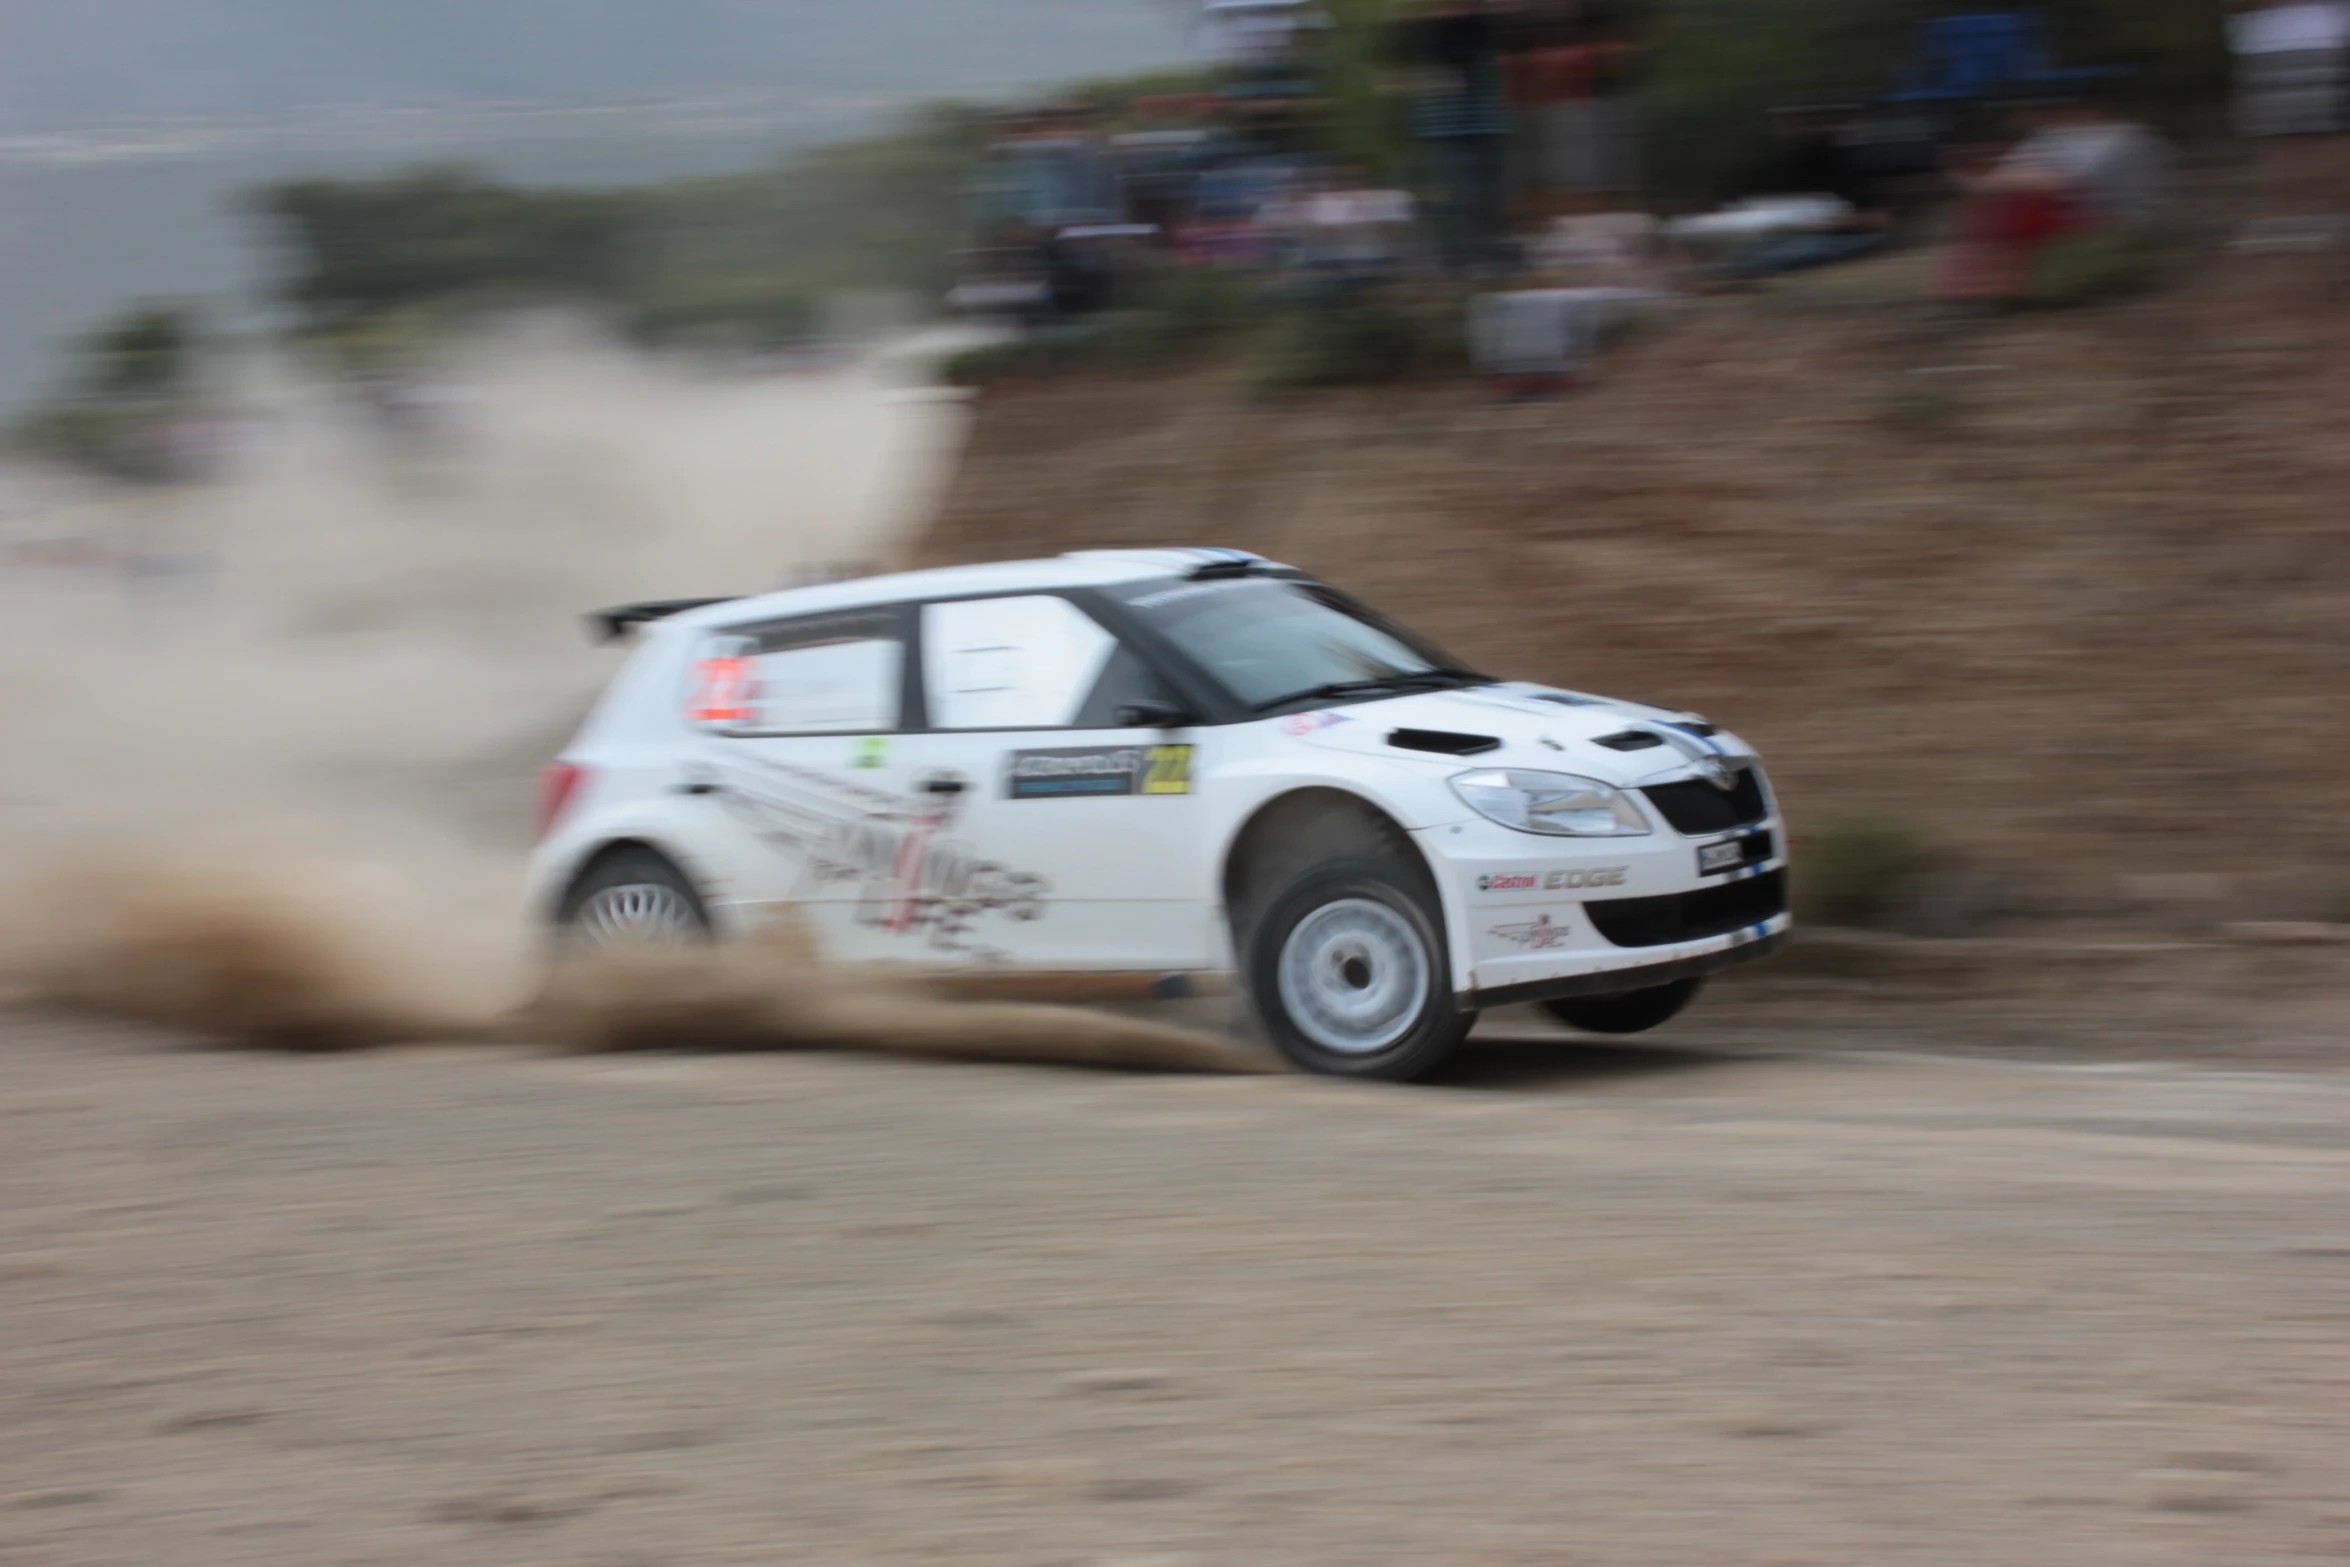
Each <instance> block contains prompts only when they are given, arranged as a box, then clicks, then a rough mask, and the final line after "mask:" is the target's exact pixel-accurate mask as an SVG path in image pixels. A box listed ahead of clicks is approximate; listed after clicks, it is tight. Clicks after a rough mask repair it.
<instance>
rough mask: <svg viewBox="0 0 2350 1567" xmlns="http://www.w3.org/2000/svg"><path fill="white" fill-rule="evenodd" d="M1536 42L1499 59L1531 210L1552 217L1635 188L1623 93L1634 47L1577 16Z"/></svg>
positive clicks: (1550, 29)
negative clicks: (1516, 125)
mask: <svg viewBox="0 0 2350 1567" xmlns="http://www.w3.org/2000/svg"><path fill="white" fill-rule="evenodd" d="M1538 25H1540V23H1539V21H1538ZM1536 38H1537V41H1536V42H1535V43H1534V44H1533V45H1532V47H1529V48H1525V49H1521V50H1519V51H1518V52H1516V53H1513V54H1510V55H1507V56H1505V57H1504V58H1503V61H1502V82H1503V87H1504V89H1505V91H1506V92H1507V94H1508V98H1509V103H1510V107H1511V109H1512V110H1513V111H1514V112H1515V113H1516V114H1517V116H1518V119H1519V122H1520V124H1521V127H1522V132H1521V140H1522V143H1523V145H1524V147H1525V157H1524V164H1525V177H1524V180H1523V184H1524V186H1525V188H1526V193H1527V195H1528V197H1529V205H1530V206H1531V207H1532V208H1533V209H1534V211H1535V212H1536V213H1537V214H1538V215H1542V216H1557V215H1561V214H1564V213H1568V212H1571V211H1574V210H1578V209H1588V208H1589V207H1591V206H1593V205H1595V204H1596V201H1597V198H1599V197H1601V196H1604V195H1608V194H1612V193H1615V192H1620V191H1626V190H1630V189H1631V188H1632V187H1633V185H1634V184H1635V183H1636V179H1635V175H1634V169H1633V166H1634V164H1635V162H1636V159H1635V158H1634V157H1633V155H1632V137H1631V134H1630V126H1629V117H1628V115H1627V113H1626V108H1627V105H1626V102H1625V99H1624V97H1623V95H1622V93H1621V91H1620V89H1621V87H1622V84H1623V79H1624V76H1625V72H1626V68H1627V63H1628V61H1629V60H1630V57H1631V48H1630V46H1629V45H1628V44H1626V43H1625V42H1624V41H1623V40H1622V39H1620V38H1616V37H1612V36H1609V35H1608V34H1607V33H1606V32H1605V31H1604V30H1603V29H1602V28H1600V27H1599V26H1598V25H1596V24H1595V23H1594V22H1593V21H1592V20H1590V19H1589V18H1588V17H1585V16H1582V15H1580V14H1578V15H1577V16H1576V17H1575V19H1574V20H1572V21H1566V20H1557V21H1551V22H1549V23H1548V25H1547V26H1546V27H1543V28H1542V30H1541V31H1539V32H1538V33H1537V34H1536Z"/></svg>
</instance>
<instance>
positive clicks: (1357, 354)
mask: <svg viewBox="0 0 2350 1567" xmlns="http://www.w3.org/2000/svg"><path fill="white" fill-rule="evenodd" d="M1462 356H1463V348H1462V337H1461V329H1460V327H1459V326H1458V324H1457V322H1455V321H1452V320H1451V319H1449V318H1448V319H1446V320H1444V321H1441V322H1440V321H1438V320H1437V319H1436V318H1434V317H1429V316H1423V315H1420V314H1417V313H1415V312H1413V311H1412V310H1410V309H1408V308H1406V307H1405V306H1403V305H1402V304H1399V303H1397V302H1396V301H1394V300H1393V299H1390V298H1388V297H1386V296H1384V295H1380V294H1376V293H1371V292H1367V291H1359V292H1349V293H1343V294H1339V295H1336V296H1333V297H1330V298H1326V299H1321V300H1304V301H1299V302H1297V303H1296V304H1294V305H1293V306H1292V307H1291V308H1289V309H1288V310H1286V311H1284V312H1283V313H1282V314H1281V316H1280V317H1279V318H1278V320H1277V321H1276V322H1275V323H1274V325H1273V327H1272V329H1271V330H1270V331H1269V332H1268V334H1267V335H1266V339H1265V342H1264V345H1263V347H1262V348H1261V349H1260V350H1259V354H1258V359H1257V364H1256V368H1255V371H1254V373H1253V375H1252V377H1251V380H1252V381H1253V383H1254V384H1255V386H1256V388H1257V390H1258V391H1260V392H1269V393H1281V392H1295V391H1303V390H1306V389H1307V388H1310V387H1317V386H1352V385H1361V384H1364V383H1367V382H1377V381H1396V380H1401V379H1403V378H1405V377H1407V376H1412V375H1419V374H1423V373H1425V372H1427V371H1430V370H1433V369H1437V368H1440V367H1445V366H1448V365H1450V364H1457V363H1458V362H1460V360H1461V358H1462Z"/></svg>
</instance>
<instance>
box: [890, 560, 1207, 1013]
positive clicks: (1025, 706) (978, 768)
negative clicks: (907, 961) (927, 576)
mask: <svg viewBox="0 0 2350 1567" xmlns="http://www.w3.org/2000/svg"><path fill="white" fill-rule="evenodd" d="M919 645H920V648H921V663H922V670H921V675H922V698H923V704H924V708H925V714H926V719H927V729H926V732H925V733H923V734H921V735H919V736H915V737H910V738H909V739H908V740H907V741H906V742H905V745H906V757H905V761H906V764H907V765H909V766H910V767H912V768H913V769H914V776H913V778H912V779H911V783H912V786H913V787H914V788H915V789H916V790H918V791H923V792H925V793H926V794H928V797H930V798H933V799H935V800H937V801H938V802H939V806H938V809H937V811H936V812H935V815H936V818H937V823H938V825H937V827H936V830H935V836H934V839H933V841H932V842H931V844H930V846H929V849H928V853H929V854H930V855H931V856H933V857H935V858H936V859H937V860H938V862H939V863H938V865H937V867H936V869H935V871H934V872H933V874H932V875H931V877H930V879H929V883H928V887H929V889H930V890H931V891H933V892H935V893H936V894H938V895H939V897H938V901H937V902H936V904H935V905H934V908H935V911H936V925H935V929H934V935H933V940H934V943H936V944H938V945H939V946H940V947H941V949H942V950H946V951H950V952H952V953H953V954H954V955H956V956H958V957H962V958H965V959H970V960H974V961H984V962H993V963H1003V964H1008V965H1011V966H1014V967H1019V968H1035V969H1091V970H1107V971H1121V970H1134V971H1141V970H1154V971H1156V970H1175V969H1188V968H1197V967H1200V966H1203V965H1204V964H1206V963H1207V961H1208V960H1209V953H1210V949H1211V944H1212V939H1213V937H1212V931H1213V928H1214V896H1213V889H1214V885H1215V877H1216V872H1215V869H1214V867H1212V866H1211V865H1210V864H1208V860H1209V859H1210V858H1211V856H1210V854H1209V851H1208V850H1207V848H1206V847H1205V846H1204V845H1203V843H1202V842H1201V836H1202V834H1201V824H1202V817H1201V802H1200V797H1199V795H1198V793H1197V785H1198V780H1199V778H1200V777H1201V775H1202V771H1201V770H1202V762H1203V757H1202V754H1201V752H1202V747H1203V744H1205V743H1207V738H1206V737H1208V736H1212V735H1213V733H1214V731H1213V730H1203V729H1191V728H1185V729H1157V728H1147V727H1140V726H1130V725H1121V724H1120V723H1119V722H1118V714H1119V712H1120V710H1121V709H1124V708H1129V707H1131V706H1134V705H1135V704H1140V703H1157V704H1160V705H1162V706H1166V707H1170V708H1171V707H1173V706H1174V699H1173V697H1172V696H1171V695H1170V694H1169V692H1168V691H1167V690H1166V688H1165V687H1164V685H1163V684H1162V683H1161V681H1160V679H1159V677H1158V676H1157V675H1156V674H1155V673H1154V672H1153V671H1152V669H1151V668H1150V666H1149V665H1148V663H1147V662H1146V661H1145V660H1144V659H1143V658H1142V656H1141V655H1139V654H1138V653H1137V652H1136V651H1135V650H1134V649H1133V648H1131V647H1129V646H1128V645H1126V644H1125V643H1123V642H1121V641H1120V640H1119V639H1118V638H1117V637H1116V636H1115V635H1114V634H1113V633H1112V632H1111V631H1110V630H1109V629H1108V628H1107V627H1105V626H1104V625H1103V624H1102V623H1101V621H1099V620H1097V619H1096V618H1095V617H1094V616H1093V615H1091V614H1089V613H1088V612H1087V611H1086V610H1085V609H1084V608H1082V607H1080V606H1079V605H1078V604H1077V603H1076V602H1073V601H1072V600H1070V599H1068V598H1064V597H1061V596H1058V595H1055V594H1018V595H1010V596H1005V597H998V598H974V599H961V600H952V601H947V602H940V603H932V604H926V605H923V606H922V607H921V610H920V634H919ZM931 791H939V792H937V793H930V792H931Z"/></svg>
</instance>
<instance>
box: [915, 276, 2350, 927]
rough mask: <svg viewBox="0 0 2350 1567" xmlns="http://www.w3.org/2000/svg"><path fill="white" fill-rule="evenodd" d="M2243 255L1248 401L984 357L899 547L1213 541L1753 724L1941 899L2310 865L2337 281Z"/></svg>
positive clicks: (2297, 879) (2340, 630) (2140, 918)
mask: <svg viewBox="0 0 2350 1567" xmlns="http://www.w3.org/2000/svg"><path fill="white" fill-rule="evenodd" d="M2281 265H2284V264H2283V263H2277V262H2265V263H2264V262H2257V261H2249V260H2247V261H2241V262H2217V263H2213V264H2212V265H2211V267H2210V269H2209V270H2207V271H2206V272H2205V273H2204V274H2203V275H2202V276H2201V277H2199V278H2197V279H2195V280H2193V281H2192V282H2190V283H2188V284H2186V285H2183V286H2174V287H2172V288H2171V289H2168V290H2166V291H2163V292H2159V293H2155V294H2150V295H2148V296H2145V297H2143V298H2141V299H2138V300H2134V301H2131V302H2128V303H2124V304H2116V305H2112V306H2108V307H2105V308H2101V309H2098V310H2094V311H2087V312H2079V313H2075V314H2071V315H2064V316H2056V315H2049V316H2036V317H2026V318H2017V319H2013V320H2008V321H2001V322H1994V323H1989V324H1984V325H1978V326H1973V327H1968V328H1965V329H1963V330H1956V331H1947V330H1929V329H1926V328H1923V327H1921V326H1920V324H1919V323H1918V321H1917V320H1916V318H1915V316H1914V314H1913V313H1911V312H1906V311H1901V310H1882V309H1873V308H1865V307H1844V308H1835V309H1828V308H1802V309H1797V308H1792V307H1791V305H1790V302H1789V301H1788V300H1787V299H1786V298H1785V297H1783V296H1765V297H1762V298H1732V299H1721V300H1710V301H1701V302H1694V303H1692V304H1690V305H1688V306H1686V307H1685V308H1684V309H1683V310H1682V311H1681V312H1680V313H1679V314H1678V315H1677V316H1676V317H1675V319H1673V320H1672V321H1671V322H1670V323H1669V324H1667V325H1665V326H1663V327H1662V328H1661V329H1659V330H1656V331H1654V332H1652V333H1650V334H1648V335H1647V336H1646V337H1645V338H1644V339H1643V340H1641V341H1639V342H1637V343H1634V344H1631V345H1628V346H1627V347H1626V348H1625V349H1624V350H1622V351H1621V352H1620V353H1618V354H1617V355H1616V356H1615V357H1614V359H1613V360H1612V361H1611V363H1610V364H1609V366H1608V369H1607V373H1606V375H1605V377H1604V379H1603V380H1602V382H1601V383H1600V384H1598V385H1597V386H1595V387H1594V388H1592V389H1590V390H1588V391H1586V392H1584V393H1583V394H1581V395H1578V396H1576V397H1573V398H1571V399H1567V400H1564V401H1558V402H1542V403H1533V404H1526V405H1517V406H1510V405H1501V404H1497V403H1495V402H1493V401H1491V400H1490V399H1488V398H1486V397H1485V396H1483V395H1482V394H1481V393H1480V392H1479V391H1478V390H1477V389H1476V388H1474V387H1471V386H1467V385H1462V384H1432V385H1428V386H1421V387H1412V388H1404V389H1384V390H1377V391H1370V390H1365V391H1359V392H1348V393H1340V394H1332V395H1324V396H1318V397H1313V398H1309V399H1303V400H1299V401H1295V402H1290V403H1285V404H1280V405H1267V404H1265V403H1262V402H1259V401H1254V400H1252V399H1251V398H1250V397H1249V396H1248V395H1247V393H1246V392H1245V391H1244V390H1243V389H1242V388H1241V387H1240V386H1239V385H1238V384H1237V380H1236V378H1235V377H1234V376H1233V375H1232V373H1231V372H1230V371H1229V370H1228V369H1225V368H1221V367H1205V368H1200V369H1197V370H1193V371H1189V372H1185V373H1182V374H1178V375H1172V376H1166V377H1161V378H1156V379H1150V380H1142V381H1114V380H1109V379H1104V378H1097V377H1067V378H1061V379H1054V380H1045V381H1038V382H1027V383H1017V384H1010V385H1005V386H1001V387H996V388H991V389H989V390H988V391H987V392H985V393H984V394H983V395H982V397H981V399H980V401H979V405H978V406H979V415H978V420H977V426H976V430H975V435H974V439H973V442H972V445H971V448H970V451H969V453H968V455H967V458H966V461H965V463H964V466H963V469H962V471H961V474H960V477H959V479H958V481H957V483H956V484H955V486H954V487H953V490H952V493H951V496H950V499H949V501H948V504H947V506H946V509H945V511H944V514H943V516H942V517H941V519H940V520H939V522H938V523H937V524H936V526H935V527H934V529H933V531H932V532H931V534H930V536H929V538H928V539H927V541H926V543H925V545H924V555H925V557H926V558H927V559H928V560H929V561H931V562H934V563H935V562H943V561H961V560H975V559H991V558H1007V557H1018V556H1026V555H1036V554H1046V553H1052V552H1056V551H1059V550H1063V549H1070V548H1077V547H1087V546H1094V547H1098V546H1104V545H1124V544H1135V545H1139V544H1173V543H1215V544H1221V545H1230V546H1237V547H1241V548H1246V549H1253V550H1258V551H1261V552H1263V553H1265V554H1268V555H1271V556H1274V557H1276V558H1279V559H1282V560H1286V561H1290V562H1293V563H1295V564H1297V565H1300V566H1303V567H1305V568H1307V569H1309V570H1312V571H1315V572H1317V573H1320V574H1322V575H1324V576H1326V577H1328V578H1329V579H1331V580H1333V581H1335V582H1338V583H1341V584H1343V585H1345V586H1346V587H1348V588H1350V589H1353V590H1355V591H1357V592H1359V593H1361V594H1363V595H1364V596H1366V597H1367V598H1369V599H1371V600H1373V601H1374V602H1377V603H1379V604H1381V605H1382V606H1384V607H1387V608H1389V609H1390V610H1392V611H1393V612H1395V613H1396V614H1398V615H1399V616H1401V617H1403V618H1405V619H1408V620H1409V621H1411V622H1412V623H1414V624H1416V625H1418V626H1420V627H1423V628H1424V629H1426V630H1427V631H1429V632H1430V633H1431V634H1433V635H1435V636H1436V637H1438V638H1439V639H1440V640H1441V641H1443V642H1444V643H1446V644H1447V645H1449V646H1450V647H1451V648H1452V649H1453V650H1454V651H1455V652H1457V653H1458V654H1460V655H1461V656H1463V657H1464V658H1467V659H1470V660H1473V661H1474V662H1476V663H1477V664H1478V665H1480V666H1482V667H1485V668H1488V669H1491V670H1493V671H1495V672H1497V673H1506V674H1509V675H1513V676H1523V677H1531V678H1536V679H1542V680H1548V681H1555V682H1558V683H1561V684H1566V685H1570V686H1577V687H1583V688H1588V689H1594V690H1600V691H1607V692H1613V693H1620V694H1624V695H1631V696H1640V697H1646V698H1651V699H1655V700H1659V701H1665V702H1671V703H1677V704H1683V705H1686V706H1689V707H1692V708H1695V709H1697V710H1700V711H1702V712H1705V713H1707V714H1709V715H1711V716H1712V717H1714V718H1715V719H1717V720H1719V721H1721V722H1724V723H1727V724H1730V725H1732V726H1734V727H1735V728H1736V729H1738V730H1739V731H1740V732H1742V733H1744V734H1745V735H1747V736H1748V737H1749V738H1751V739H1753V740H1754V741H1756V742H1757V743H1758V744H1760V745H1761V746H1762V747H1763V748H1764V749H1765V751H1766V753H1767V754H1768V755H1769V757H1770V759H1771V762H1772V764H1773V767H1774V770H1775V774H1776V776H1777V777H1778V779H1779V780H1780V784H1781V789H1782V793H1783V795H1784V796H1785V798H1786V800H1787V802H1788V806H1789V810H1790V815H1791V817H1792V819H1793V821H1794V823H1795V825H1796V828H1797V836H1798V838H1799V839H1800V838H1801V836H1802V833H1803V829H1804V828H1805V827H1806V826H1807V825H1810V826H1813V827H1815V828H1816V827H1817V825H1818V824H1819V823H1821V822H1822V821H1823V820H1824V819H1825V818H1826V817H1828V816H1831V815H1834V814H1836V813H1840V812H1859V811H1868V812H1883V813H1890V814H1892V815H1894V816H1897V817H1900V818H1905V819H1907V820H1909V821H1910V822H1912V823H1914V824H1916V826H1917V827H1918V828H1919V829H1921V830H1922V831H1923V832H1925V833H1927V834H1928V835H1930V836H1931V838H1932V839H1933V840H1935V841H1936V842H1937V843H1938V844H1939V845H1940V846H1941V847H1942V848H1943V849H1944V850H1945V851H1947V854H1948V856H1949V858H1950V861H1951V863H1952V864H1953V866H1954V867H1956V868H1957V870H1956V872H1955V873H1954V874H1955V875H1956V879H1957V881H1958V882H1959V883H1960V891H1961V894H1962V895H1961V896H1960V898H1959V899H1958V901H1959V902H1960V903H1961V904H1963V905H1964V910H1963V917H1962V918H1961V919H1960V920H1959V921H1958V922H1957V923H1958V926H1959V928H1964V929H1992V928H1999V927H2000V926H2002V925H2007V926H2012V925H2014V924H2016V923H2018V922H2022V921H2030V922H2033V923H2041V922H2046V921H2049V920H2052V919H2061V920H2074V921H2084V922H2090V923H2094V924H2096V925H2099V926H2103V927H2107V928H2111V927H2113V926H2115V925H2117V924H2126V923H2133V922H2137V923H2151V924H2159V925H2164V926H2169V927H2172V928H2179V927H2194V926H2198V925H2208V924H2211V923H2215V922H2218V921H2223V920H2231V919H2258V918H2271V919H2273V918H2311V917H2327V916H2330V915H2334V914H2337V913H2338V912H2339V911H2340V909H2341V907H2342V905H2343V904H2344V903H2345V902H2350V856H2346V855H2345V854H2344V852H2343V832H2344V829H2343V827H2342V825H2341V822H2340V819H2339V811H2338V801H2339V800H2340V798H2341V787H2340V780H2341V777H2342V773H2343V769H2344V766H2345V763H2346V762H2350V744H2346V742H2345V740H2344V738H2343V736H2344V734H2345V732H2346V731H2350V518H2345V515H2344V507H2343V501H2344V498H2345V497H2350V439H2346V438H2345V436H2344V433H2343V432H2344V425H2343V415H2344V412H2345V411H2346V410H2350V353H2345V352H2344V349H2345V347H2346V346H2350V302H2346V301H2345V300H2344V299H2343V297H2342V295H2341V293H2340V291H2339V289H2338V288H2337V289H2334V290H2333V291H2332V292H2330V293H2329V292H2328V291H2327V290H2326V289H2325V288H2324V287H2322V286H2319V285H2318V284H2317V282H2316V280H2315V278H2314V275H2313V274H2309V275H2301V276H2287V275H2283V274H2280V273H2278V272H2276V271H2273V270H2264V268H2273V267H2277V266H2281Z"/></svg>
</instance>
